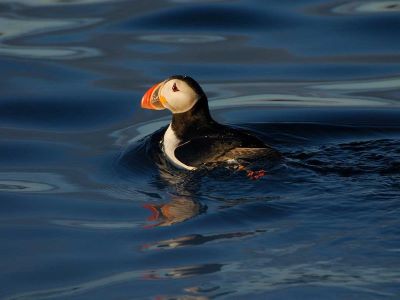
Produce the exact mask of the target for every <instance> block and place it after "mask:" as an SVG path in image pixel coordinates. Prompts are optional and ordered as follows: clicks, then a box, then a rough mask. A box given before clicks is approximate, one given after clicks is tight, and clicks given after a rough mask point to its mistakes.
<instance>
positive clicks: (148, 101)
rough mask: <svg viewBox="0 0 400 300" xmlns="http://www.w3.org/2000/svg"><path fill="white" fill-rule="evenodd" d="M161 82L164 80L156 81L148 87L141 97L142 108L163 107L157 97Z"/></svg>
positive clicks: (160, 108)
mask: <svg viewBox="0 0 400 300" xmlns="http://www.w3.org/2000/svg"><path fill="white" fill-rule="evenodd" d="M163 83H164V82H160V83H157V84H156V85H154V86H152V87H151V88H150V89H148V91H147V92H146V93H145V94H144V95H143V97H142V103H141V106H142V108H146V109H155V110H162V109H165V107H164V105H163V104H162V102H161V100H160V97H159V92H160V88H161V87H162V86H163Z"/></svg>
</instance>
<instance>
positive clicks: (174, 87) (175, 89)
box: [172, 82, 179, 92]
mask: <svg viewBox="0 0 400 300" xmlns="http://www.w3.org/2000/svg"><path fill="white" fill-rule="evenodd" d="M172 91H173V92H177V91H179V89H178V87H177V86H176V83H175V82H174V85H173V86H172Z"/></svg>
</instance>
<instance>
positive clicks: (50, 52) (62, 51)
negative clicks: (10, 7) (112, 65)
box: [0, 17, 101, 59]
mask: <svg viewBox="0 0 400 300" xmlns="http://www.w3.org/2000/svg"><path fill="white" fill-rule="evenodd" d="M99 21H100V19H39V18H37V19H32V18H31V19H29V18H20V17H18V18H16V17H13V18H9V17H7V18H6V17H0V28H1V29H0V55H3V56H13V57H24V58H35V59H42V58H51V59H77V58H84V57H93V56H98V55H100V54H101V52H100V50H98V49H95V48H90V47H83V46H60V45H55V46H47V45H46V46H43V45H27V44H25V43H24V44H19V45H18V44H16V42H15V41H16V40H17V39H19V38H21V37H25V38H26V37H27V36H33V35H38V34H44V33H50V32H55V31H60V30H66V29H73V28H81V27H85V26H89V25H93V24H95V23H97V22H99Z"/></svg>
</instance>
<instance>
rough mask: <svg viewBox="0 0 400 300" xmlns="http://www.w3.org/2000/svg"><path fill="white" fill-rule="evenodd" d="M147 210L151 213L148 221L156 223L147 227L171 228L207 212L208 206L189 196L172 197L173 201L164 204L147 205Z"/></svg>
mask: <svg viewBox="0 0 400 300" xmlns="http://www.w3.org/2000/svg"><path fill="white" fill-rule="evenodd" d="M144 207H145V208H147V209H149V210H150V211H151V216H150V217H149V218H148V221H152V222H156V223H155V224H152V225H149V226H146V227H158V226H170V225H172V224H176V223H180V222H184V221H186V220H188V219H191V218H193V217H195V216H197V215H199V214H201V213H203V212H205V211H206V210H207V206H205V205H203V204H201V203H200V202H198V201H195V200H193V199H192V198H191V197H189V196H176V195H174V196H172V198H171V201H170V202H167V203H163V204H152V203H147V204H145V205H144Z"/></svg>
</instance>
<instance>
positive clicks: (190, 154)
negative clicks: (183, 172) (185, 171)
mask: <svg viewBox="0 0 400 300" xmlns="http://www.w3.org/2000/svg"><path fill="white" fill-rule="evenodd" d="M238 146H240V145H239V144H238V142H237V141H235V140H234V139H230V138H219V137H209V136H204V137H197V138H194V139H192V140H190V141H188V142H186V143H183V144H182V145H180V146H178V147H177V148H176V149H175V157H176V158H177V159H178V160H179V161H181V162H183V163H184V164H186V165H189V166H194V167H198V166H200V165H202V164H204V163H208V162H214V161H217V159H218V158H219V157H222V156H224V154H226V153H227V152H229V151H230V150H232V149H234V148H237V147H238Z"/></svg>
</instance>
